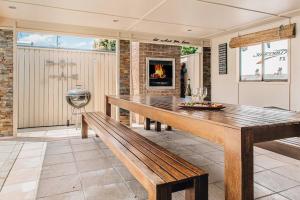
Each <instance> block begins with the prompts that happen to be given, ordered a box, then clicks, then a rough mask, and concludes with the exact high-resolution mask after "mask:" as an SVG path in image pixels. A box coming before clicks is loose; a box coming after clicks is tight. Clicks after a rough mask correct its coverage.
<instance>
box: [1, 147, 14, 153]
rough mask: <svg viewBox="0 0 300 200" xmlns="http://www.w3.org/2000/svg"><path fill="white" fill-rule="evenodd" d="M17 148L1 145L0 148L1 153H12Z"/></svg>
mask: <svg viewBox="0 0 300 200" xmlns="http://www.w3.org/2000/svg"><path fill="white" fill-rule="evenodd" d="M14 148H15V145H3V146H2V145H1V146H0V153H9V152H12V151H13V150H14Z"/></svg>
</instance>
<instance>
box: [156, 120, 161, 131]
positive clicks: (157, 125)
mask: <svg viewBox="0 0 300 200" xmlns="http://www.w3.org/2000/svg"><path fill="white" fill-rule="evenodd" d="M155 131H157V132H160V131H161V123H160V122H158V121H156V122H155Z"/></svg>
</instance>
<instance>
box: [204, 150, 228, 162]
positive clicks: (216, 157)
mask: <svg viewBox="0 0 300 200" xmlns="http://www.w3.org/2000/svg"><path fill="white" fill-rule="evenodd" d="M204 157H205V158H207V159H209V160H212V161H214V162H216V163H220V162H222V163H224V152H222V151H216V152H212V153H206V154H204Z"/></svg>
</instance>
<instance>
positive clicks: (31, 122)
mask: <svg viewBox="0 0 300 200" xmlns="http://www.w3.org/2000/svg"><path fill="white" fill-rule="evenodd" d="M17 63H18V65H17V66H18V128H27V127H40V126H57V125H66V124H67V121H68V120H69V121H70V123H74V122H75V116H74V115H72V112H71V107H70V106H69V105H68V104H67V102H66V100H65V95H66V93H67V91H68V90H69V89H71V88H74V87H75V86H76V85H77V84H81V85H83V87H84V88H86V89H88V90H89V91H90V92H91V94H92V98H91V101H90V103H89V105H88V106H87V107H86V110H87V111H104V96H105V94H116V55H115V53H107V52H92V51H91V52H90V51H75V50H62V49H43V48H32V47H17Z"/></svg>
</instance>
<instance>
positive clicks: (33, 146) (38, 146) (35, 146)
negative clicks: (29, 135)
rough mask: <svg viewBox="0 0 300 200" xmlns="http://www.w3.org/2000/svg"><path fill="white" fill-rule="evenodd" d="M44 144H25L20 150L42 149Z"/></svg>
mask: <svg viewBox="0 0 300 200" xmlns="http://www.w3.org/2000/svg"><path fill="white" fill-rule="evenodd" d="M44 145H45V143H44V142H25V143H24V145H23V147H22V150H26V151H27V150H35V149H41V150H42V149H43V148H44Z"/></svg>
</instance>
